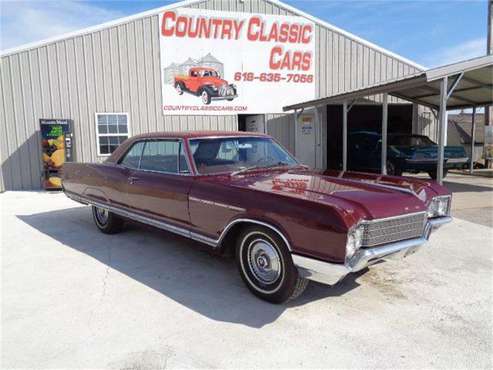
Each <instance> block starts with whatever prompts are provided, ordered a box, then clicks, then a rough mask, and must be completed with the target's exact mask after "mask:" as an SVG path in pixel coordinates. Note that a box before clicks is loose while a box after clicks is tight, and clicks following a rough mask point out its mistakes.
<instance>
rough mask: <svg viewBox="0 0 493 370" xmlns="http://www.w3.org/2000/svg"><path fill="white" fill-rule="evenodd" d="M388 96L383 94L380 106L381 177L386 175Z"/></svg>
mask: <svg viewBox="0 0 493 370" xmlns="http://www.w3.org/2000/svg"><path fill="white" fill-rule="evenodd" d="M388 101H389V94H387V93H384V94H383V105H382V162H381V172H382V175H386V174H387V126H388V122H387V121H388V112H389V105H388Z"/></svg>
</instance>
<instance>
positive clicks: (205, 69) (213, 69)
mask: <svg viewBox="0 0 493 370" xmlns="http://www.w3.org/2000/svg"><path fill="white" fill-rule="evenodd" d="M190 70H194V71H216V69H215V68H212V67H192V68H190Z"/></svg>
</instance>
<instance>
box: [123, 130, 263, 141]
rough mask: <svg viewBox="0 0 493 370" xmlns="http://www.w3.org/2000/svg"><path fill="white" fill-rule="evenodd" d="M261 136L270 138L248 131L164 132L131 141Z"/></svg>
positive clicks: (140, 136) (138, 137)
mask: <svg viewBox="0 0 493 370" xmlns="http://www.w3.org/2000/svg"><path fill="white" fill-rule="evenodd" d="M247 136H252V137H253V136H256V137H258V136H261V137H269V135H266V134H263V133H260V132H246V131H162V132H150V133H146V134H140V135H136V136H133V137H132V138H131V139H132V140H135V139H147V138H149V139H156V138H178V139H199V138H220V137H247Z"/></svg>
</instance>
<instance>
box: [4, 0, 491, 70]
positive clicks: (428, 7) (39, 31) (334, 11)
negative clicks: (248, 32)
mask: <svg viewBox="0 0 493 370" xmlns="http://www.w3.org/2000/svg"><path fill="white" fill-rule="evenodd" d="M224 1H227V0H224ZM173 2H175V1H117V0H111V1H72V0H62V1H56V0H50V1H40V0H36V1H9V0H0V6H1V9H0V11H1V12H0V14H1V15H0V27H1V29H0V31H1V33H0V36H1V38H0V49H1V50H5V49H8V48H12V47H15V46H19V45H22V44H25V43H28V42H32V41H38V40H42V39H45V38H48V37H52V36H56V35H59V34H63V33H65V32H69V31H75V30H78V29H81V28H84V27H88V26H92V25H97V24H100V23H102V22H106V21H110V20H114V19H117V18H119V17H124V16H127V15H131V14H135V13H137V12H141V11H145V10H149V9H153V8H157V7H160V6H162V5H167V4H170V3H173ZM285 3H288V4H290V5H292V6H294V7H297V8H299V9H301V10H304V11H306V12H307V13H310V14H312V15H314V16H316V17H318V18H321V19H323V20H325V21H327V22H329V23H331V24H333V25H335V26H338V27H340V28H342V29H344V30H346V31H349V32H351V33H354V34H356V35H357V36H359V37H361V38H364V39H366V40H368V41H371V42H374V43H375V44H377V45H379V46H381V47H384V48H386V49H389V50H391V51H393V52H395V53H397V54H400V55H402V56H404V57H406V58H409V59H411V60H413V61H415V62H417V63H419V64H422V65H424V66H427V67H432V66H436V65H442V64H446V63H451V62H454V61H458V60H462V59H467V58H471V57H475V56H479V55H484V54H485V51H486V9H487V5H486V0H462V1H454V0H421V1H420V0H413V1H406V0H393V1H391V0H353V1H350V0H346V1H331V0H285Z"/></svg>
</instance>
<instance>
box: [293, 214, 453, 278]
mask: <svg viewBox="0 0 493 370" xmlns="http://www.w3.org/2000/svg"><path fill="white" fill-rule="evenodd" d="M450 221H452V218H451V217H439V218H435V219H430V220H428V222H427V224H426V227H425V231H424V234H423V236H422V237H420V238H414V239H408V240H403V241H399V242H395V243H389V244H385V245H381V246H378V247H374V248H361V249H359V250H358V252H356V254H355V255H354V256H353V257H352V258H351V259H350V260H349V261H347V262H346V263H344V264H342V263H330V262H324V261H319V260H316V259H313V258H309V257H304V256H300V255H298V254H292V255H291V256H292V257H293V262H294V264H295V266H296V267H297V268H298V272H299V274H300V276H301V277H304V278H306V279H309V280H313V281H317V282H319V283H323V284H329V285H334V284H336V283H337V282H339V281H340V280H342V279H343V278H344V277H345V276H346V275H347V274H349V273H351V272H357V271H360V270H362V269H364V268H365V267H368V266H371V265H373V264H374V263H377V262H379V261H383V260H387V259H396V258H404V257H406V256H408V255H410V254H413V253H414V252H416V251H417V250H418V249H419V248H420V247H421V246H423V245H424V244H425V243H426V242H427V241H428V239H429V237H430V234H431V231H432V230H433V229H436V228H438V227H440V226H442V225H444V224H446V223H449V222H450Z"/></svg>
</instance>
